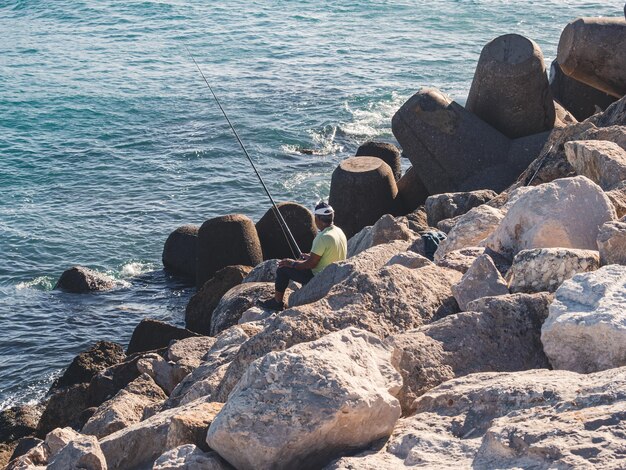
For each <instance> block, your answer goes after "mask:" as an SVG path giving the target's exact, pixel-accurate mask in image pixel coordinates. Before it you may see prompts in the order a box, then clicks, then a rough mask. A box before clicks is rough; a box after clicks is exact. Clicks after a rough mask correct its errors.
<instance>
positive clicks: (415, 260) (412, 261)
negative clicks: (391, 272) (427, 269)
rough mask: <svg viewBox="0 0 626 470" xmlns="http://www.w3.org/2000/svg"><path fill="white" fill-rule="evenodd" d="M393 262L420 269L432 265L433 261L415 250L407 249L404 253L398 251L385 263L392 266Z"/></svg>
mask: <svg viewBox="0 0 626 470" xmlns="http://www.w3.org/2000/svg"><path fill="white" fill-rule="evenodd" d="M392 264H399V265H401V266H404V267H406V268H409V269H419V268H423V267H424V266H432V264H433V263H432V262H431V261H430V260H429V259H428V258H426V257H424V256H422V255H420V254H418V253H415V252H413V251H405V252H404V253H398V254H397V255H394V256H392V257H391V259H390V260H389V261H387V262H386V263H385V266H391V265H392Z"/></svg>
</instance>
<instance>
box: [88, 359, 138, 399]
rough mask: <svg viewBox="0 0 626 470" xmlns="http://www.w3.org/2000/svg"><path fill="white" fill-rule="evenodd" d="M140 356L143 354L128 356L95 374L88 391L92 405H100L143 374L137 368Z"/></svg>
mask: <svg viewBox="0 0 626 470" xmlns="http://www.w3.org/2000/svg"><path fill="white" fill-rule="evenodd" d="M140 358H141V354H134V355H132V356H128V357H127V358H126V360H125V361H124V362H121V363H119V364H116V365H114V366H111V367H109V368H107V369H104V370H103V371H101V372H98V373H97V374H96V375H94V377H93V378H92V379H91V382H89V387H88V393H89V396H90V397H91V400H90V405H91V406H99V405H100V404H102V403H103V402H104V401H105V400H108V399H110V398H111V397H113V396H114V395H115V394H116V393H117V392H119V391H120V390H122V389H123V388H124V387H126V386H127V385H128V384H129V383H131V382H132V381H133V380H135V379H136V378H137V377H139V376H140V375H141V374H140V373H139V370H138V369H137V362H138V361H139V359H140Z"/></svg>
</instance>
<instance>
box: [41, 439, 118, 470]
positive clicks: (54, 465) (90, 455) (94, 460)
mask: <svg viewBox="0 0 626 470" xmlns="http://www.w3.org/2000/svg"><path fill="white" fill-rule="evenodd" d="M47 470H107V464H106V460H105V458H104V455H103V454H102V451H101V450H100V446H99V445H98V440H97V439H96V438H95V437H93V436H80V437H79V438H77V439H74V440H72V441H70V442H68V443H67V445H66V446H65V447H63V448H62V449H61V450H60V451H59V452H58V453H57V454H56V455H55V456H54V457H52V458H51V459H50V462H49V463H48V467H47Z"/></svg>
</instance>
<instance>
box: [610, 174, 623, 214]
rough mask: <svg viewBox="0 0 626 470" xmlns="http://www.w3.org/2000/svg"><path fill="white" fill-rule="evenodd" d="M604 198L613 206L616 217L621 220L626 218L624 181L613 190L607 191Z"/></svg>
mask: <svg viewBox="0 0 626 470" xmlns="http://www.w3.org/2000/svg"><path fill="white" fill-rule="evenodd" d="M606 196H607V197H608V198H609V200H610V201H611V204H613V207H614V208H615V213H616V214H617V217H618V218H620V219H621V218H622V217H624V216H626V181H622V182H621V183H620V184H618V185H617V186H615V187H614V188H613V189H611V190H610V191H607V192H606Z"/></svg>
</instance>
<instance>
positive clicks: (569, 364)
mask: <svg viewBox="0 0 626 470" xmlns="http://www.w3.org/2000/svg"><path fill="white" fill-rule="evenodd" d="M625 291H626V266H621V265H617V264H612V265H609V266H604V267H602V268H600V269H598V270H597V271H594V272H591V273H583V274H577V275H576V276H574V277H573V278H572V279H570V280H568V281H565V282H564V283H563V285H562V286H561V287H559V289H558V290H557V291H556V298H555V299H554V302H552V304H551V305H550V315H549V316H548V318H547V320H546V321H545V323H544V325H543V328H542V332H541V341H542V343H543V348H544V350H545V352H546V355H547V356H548V358H549V359H550V363H551V364H552V366H553V367H554V368H555V369H567V370H572V371H576V372H581V373H589V372H595V371H599V370H604V369H610V368H613V367H621V366H624V365H626V298H625V297H624V292H625Z"/></svg>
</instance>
